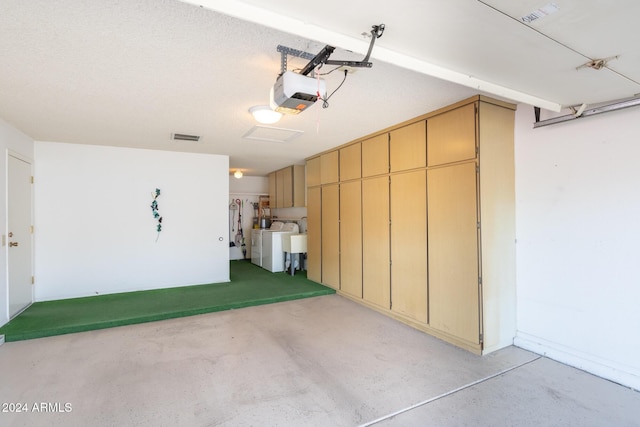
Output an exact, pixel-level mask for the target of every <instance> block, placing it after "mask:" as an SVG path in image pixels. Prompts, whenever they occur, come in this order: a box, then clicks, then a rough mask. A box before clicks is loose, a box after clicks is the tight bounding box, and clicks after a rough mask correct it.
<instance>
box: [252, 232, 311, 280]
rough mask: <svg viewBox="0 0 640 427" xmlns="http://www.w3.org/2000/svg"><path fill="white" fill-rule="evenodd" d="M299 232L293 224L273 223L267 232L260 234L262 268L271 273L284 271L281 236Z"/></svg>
mask: <svg viewBox="0 0 640 427" xmlns="http://www.w3.org/2000/svg"><path fill="white" fill-rule="evenodd" d="M299 230H300V229H299V227H298V224H296V223H295V222H287V223H283V222H281V221H274V222H272V223H271V227H270V228H269V229H268V230H264V231H263V232H262V268H266V269H267V270H269V271H271V272H273V273H276V272H280V271H284V268H285V267H284V250H283V249H282V236H285V235H289V234H299ZM252 249H253V248H252Z"/></svg>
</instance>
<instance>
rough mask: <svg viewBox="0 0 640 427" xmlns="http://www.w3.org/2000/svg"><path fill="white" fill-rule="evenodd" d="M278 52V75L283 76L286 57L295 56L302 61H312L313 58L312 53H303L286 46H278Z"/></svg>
mask: <svg viewBox="0 0 640 427" xmlns="http://www.w3.org/2000/svg"><path fill="white" fill-rule="evenodd" d="M277 50H278V52H280V74H284V73H285V72H286V71H287V56H288V55H291V56H295V57H298V58H302V59H313V57H314V56H315V55H314V54H313V53H309V52H305V51H303V50H298V49H293V48H290V47H287V46H282V45H280V44H279V45H278V47H277Z"/></svg>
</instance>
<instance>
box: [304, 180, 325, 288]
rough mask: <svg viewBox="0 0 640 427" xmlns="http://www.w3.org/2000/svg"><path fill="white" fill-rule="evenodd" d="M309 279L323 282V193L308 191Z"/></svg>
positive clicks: (312, 188)
mask: <svg viewBox="0 0 640 427" xmlns="http://www.w3.org/2000/svg"><path fill="white" fill-rule="evenodd" d="M307 278H308V279H309V280H313V281H314V282H318V283H321V282H322V193H321V188H320V187H310V188H308V189H307Z"/></svg>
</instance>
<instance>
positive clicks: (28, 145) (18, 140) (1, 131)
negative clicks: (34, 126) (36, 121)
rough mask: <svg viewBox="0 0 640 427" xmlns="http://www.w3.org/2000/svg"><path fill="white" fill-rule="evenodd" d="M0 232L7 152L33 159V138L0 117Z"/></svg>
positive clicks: (3, 251) (2, 310) (2, 256)
mask: <svg viewBox="0 0 640 427" xmlns="http://www.w3.org/2000/svg"><path fill="white" fill-rule="evenodd" d="M0 150H1V151H2V161H1V162H0V234H1V235H2V236H5V237H6V236H7V233H8V230H7V157H8V155H9V153H14V154H18V155H19V156H21V157H22V158H25V159H28V160H32V159H33V139H31V138H30V137H29V136H27V135H25V134H24V133H22V132H20V131H19V130H18V129H16V128H14V127H13V126H11V125H10V124H8V123H6V122H5V121H3V120H2V119H0ZM7 261H8V258H7V246H6V244H5V245H1V246H0V326H2V325H4V324H5V323H7V322H8V321H9V304H8V300H7V298H8V283H7Z"/></svg>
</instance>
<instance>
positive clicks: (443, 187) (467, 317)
mask: <svg viewBox="0 0 640 427" xmlns="http://www.w3.org/2000/svg"><path fill="white" fill-rule="evenodd" d="M476 176H477V174H476V163H475V162H469V163H463V164H458V165H454V166H447V167H442V168H434V169H430V170H429V172H428V179H427V182H428V188H427V192H428V195H429V200H428V202H429V320H430V321H429V323H430V325H431V326H432V327H433V328H435V329H437V330H440V331H442V332H445V333H447V334H450V335H453V336H455V337H457V338H460V339H463V340H464V341H466V342H469V343H472V344H478V343H479V342H480V341H479V340H480V338H479V335H480V309H479V304H480V292H479V283H478V214H477V212H478V210H477V190H476V188H477V187H476Z"/></svg>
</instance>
